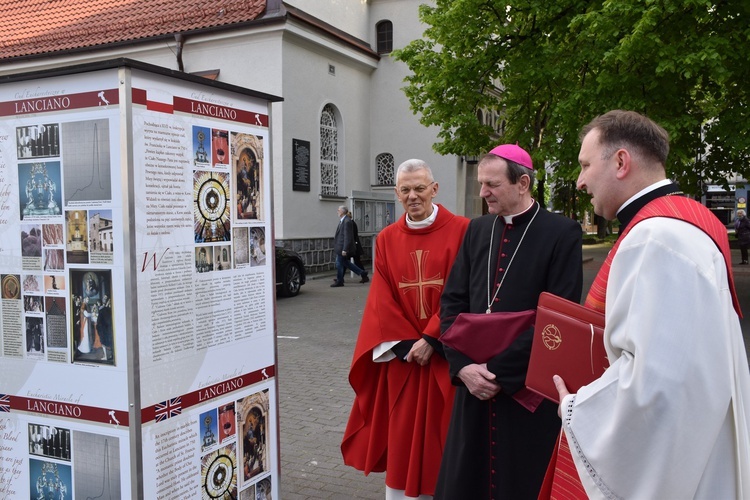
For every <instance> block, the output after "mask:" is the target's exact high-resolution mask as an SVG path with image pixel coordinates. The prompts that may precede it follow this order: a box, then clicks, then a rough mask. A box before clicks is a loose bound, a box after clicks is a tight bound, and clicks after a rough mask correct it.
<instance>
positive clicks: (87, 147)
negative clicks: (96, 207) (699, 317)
mask: <svg viewBox="0 0 750 500" xmlns="http://www.w3.org/2000/svg"><path fill="white" fill-rule="evenodd" d="M61 130H62V132H61V141H62V161H63V165H65V204H66V205H67V204H69V203H70V202H76V201H101V200H104V201H107V200H111V199H112V174H111V172H110V158H109V154H110V151H109V121H108V120H106V119H101V120H86V121H81V122H70V123H63V124H62V128H61Z"/></svg>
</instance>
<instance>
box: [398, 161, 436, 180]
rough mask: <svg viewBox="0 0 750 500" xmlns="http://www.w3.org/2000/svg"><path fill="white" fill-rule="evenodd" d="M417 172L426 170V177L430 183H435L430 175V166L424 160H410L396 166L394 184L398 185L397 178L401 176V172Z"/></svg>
mask: <svg viewBox="0 0 750 500" xmlns="http://www.w3.org/2000/svg"><path fill="white" fill-rule="evenodd" d="M417 170H426V171H427V176H428V177H429V178H430V182H434V181H435V177H434V176H433V175H432V169H431V168H430V166H429V165H428V164H427V163H426V162H425V161H424V160H418V159H416V158H412V159H411V160H406V161H405V162H403V163H402V164H401V165H399V166H398V170H396V183H398V176H399V175H401V173H402V172H416V171H417Z"/></svg>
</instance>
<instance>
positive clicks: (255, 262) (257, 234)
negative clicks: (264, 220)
mask: <svg viewBox="0 0 750 500" xmlns="http://www.w3.org/2000/svg"><path fill="white" fill-rule="evenodd" d="M265 263H266V230H265V229H264V228H262V227H254V228H252V229H251V230H250V265H251V266H262V265H265Z"/></svg>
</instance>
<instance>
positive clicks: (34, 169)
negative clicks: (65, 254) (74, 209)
mask: <svg viewBox="0 0 750 500" xmlns="http://www.w3.org/2000/svg"><path fill="white" fill-rule="evenodd" d="M18 188H19V190H18V194H19V198H20V199H19V203H20V205H21V206H20V207H19V208H20V209H21V219H22V220H23V219H30V218H37V217H53V216H56V215H60V213H61V209H60V207H61V206H62V196H61V194H60V162H59V161H46V162H37V163H19V164H18ZM40 236H41V235H40Z"/></svg>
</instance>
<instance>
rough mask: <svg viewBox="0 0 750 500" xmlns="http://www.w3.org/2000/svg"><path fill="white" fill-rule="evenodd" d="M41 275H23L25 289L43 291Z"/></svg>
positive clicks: (26, 290) (27, 290)
mask: <svg viewBox="0 0 750 500" xmlns="http://www.w3.org/2000/svg"><path fill="white" fill-rule="evenodd" d="M40 282H41V276H37V275H34V274H26V275H24V277H23V291H24V292H27V293H28V292H41V291H42V289H41V287H40Z"/></svg>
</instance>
